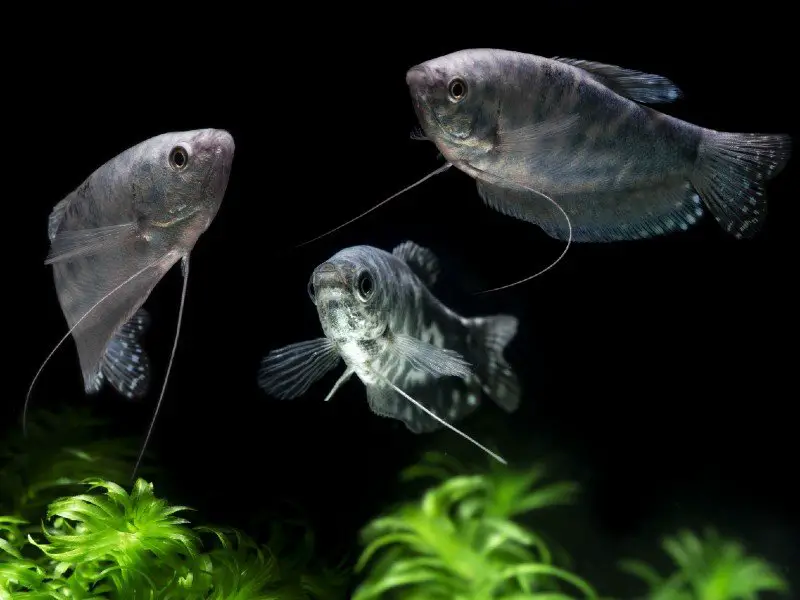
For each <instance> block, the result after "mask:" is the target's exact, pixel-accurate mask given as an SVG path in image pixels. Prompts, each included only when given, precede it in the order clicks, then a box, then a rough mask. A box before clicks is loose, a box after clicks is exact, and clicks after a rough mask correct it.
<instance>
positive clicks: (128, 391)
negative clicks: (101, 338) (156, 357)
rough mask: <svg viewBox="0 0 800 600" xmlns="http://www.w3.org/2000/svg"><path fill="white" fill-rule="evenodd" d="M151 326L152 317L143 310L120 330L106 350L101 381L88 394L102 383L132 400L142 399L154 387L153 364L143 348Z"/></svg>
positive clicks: (92, 383)
mask: <svg viewBox="0 0 800 600" xmlns="http://www.w3.org/2000/svg"><path fill="white" fill-rule="evenodd" d="M149 325H150V316H149V315H148V314H147V312H146V311H145V310H144V309H142V308H140V309H139V310H138V311H136V313H135V314H134V315H133V317H131V319H130V320H129V321H128V322H127V323H125V324H124V325H122V327H120V328H119V331H117V333H115V334H114V337H112V338H111V341H110V342H109V343H108V346H106V352H105V354H104V355H103V359H102V361H101V363H100V373H99V374H98V377H95V378H93V379H92V380H90V383H89V384H87V386H86V391H87V393H92V392H96V391H98V390H99V384H100V381H101V380H102V379H105V380H107V381H108V382H109V383H110V384H111V385H112V386H113V387H114V389H115V390H117V391H118V392H119V393H120V394H122V395H123V396H125V397H126V398H129V399H131V400H133V399H138V398H142V397H143V396H145V395H146V394H147V390H148V388H149V385H150V360H149V358H148V356H147V354H146V353H145V352H144V350H143V349H142V346H141V337H142V335H143V334H144V332H145V331H146V330H147V328H148V327H149Z"/></svg>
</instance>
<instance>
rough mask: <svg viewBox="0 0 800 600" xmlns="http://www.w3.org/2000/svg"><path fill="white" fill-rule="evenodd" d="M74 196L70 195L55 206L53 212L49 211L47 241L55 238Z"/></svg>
mask: <svg viewBox="0 0 800 600" xmlns="http://www.w3.org/2000/svg"><path fill="white" fill-rule="evenodd" d="M74 196H75V194H74V193H72V194H70V195H69V196H67V197H66V198H64V199H63V200H61V201H60V202H59V203H58V204H56V205H55V206H54V207H53V210H52V211H50V216H49V217H47V239H48V240H50V241H51V242H52V241H53V238H54V237H56V232H58V228H59V227H60V226H61V223H62V221H64V214H65V213H66V211H67V206H69V203H70V202H71V201H72V198H74Z"/></svg>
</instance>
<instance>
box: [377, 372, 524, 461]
mask: <svg viewBox="0 0 800 600" xmlns="http://www.w3.org/2000/svg"><path fill="white" fill-rule="evenodd" d="M372 373H373V375H375V376H376V377H377V378H378V379H380V380H381V381H383V383H384V384H385V386H388V387H389V388H391V389H387V388H386V387H384V386H375V385H372V386H368V387H367V399H368V401H369V403H370V407H371V408H372V410H373V411H375V412H376V413H377V414H385V413H380V412H379V411H388V410H394V411H395V412H396V411H397V409H396V408H394V406H395V405H393V404H392V402H393V401H392V400H391V399H390V398H391V397H390V394H391V393H392V390H394V391H395V392H397V393H398V394H400V395H401V396H403V398H405V399H406V400H408V401H409V402H411V403H412V404H413V405H414V406H415V407H417V408H418V409H420V410H421V411H423V412H424V413H426V414H427V415H428V416H430V417H431V418H433V419H435V420H436V421H438V422H439V423H441V424H442V425H444V426H445V427H447V428H448V429H450V430H451V431H454V432H456V433H457V434H458V435H460V436H461V437H463V438H464V439H466V440H467V441H469V442H470V443H472V444H474V445H476V446H477V447H478V448H480V449H481V450H483V451H484V452H486V453H487V454H488V455H489V456H491V457H492V458H494V459H495V460H497V461H499V462H501V463H503V464H504V465H506V464H508V463H507V462H506V460H505V459H504V458H503V457H501V456H500V455H499V454H495V453H494V452H492V451H491V450H489V449H488V448H487V447H486V446H484V445H482V444H480V443H479V442H478V441H476V440H474V439H473V438H471V437H470V436H468V435H467V434H466V433H464V432H463V431H461V430H460V429H458V428H457V427H454V426H453V425H451V424H450V423H448V422H447V421H445V420H444V419H442V418H441V417H440V416H438V415H436V414H434V413H433V412H432V411H431V410H430V409H428V408H426V407H425V406H423V405H422V404H421V403H419V402H418V401H417V400H415V399H414V398H412V397H411V396H409V395H408V394H407V393H405V392H404V391H403V390H401V389H400V388H399V387H397V386H396V385H395V384H393V383H392V382H391V381H389V380H388V379H387V378H386V377H384V376H383V375H382V374H380V373H378V372H376V371H372ZM376 408H377V410H376Z"/></svg>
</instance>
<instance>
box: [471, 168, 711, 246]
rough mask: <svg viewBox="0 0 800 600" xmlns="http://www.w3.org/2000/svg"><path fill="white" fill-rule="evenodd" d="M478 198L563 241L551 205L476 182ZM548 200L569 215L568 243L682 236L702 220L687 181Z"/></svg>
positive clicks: (564, 231)
mask: <svg viewBox="0 0 800 600" xmlns="http://www.w3.org/2000/svg"><path fill="white" fill-rule="evenodd" d="M478 193H479V194H480V196H481V198H483V200H484V201H485V202H486V203H487V204H488V205H489V206H490V207H491V208H493V209H495V210H497V211H499V212H501V213H503V214H506V215H508V216H512V217H515V218H517V219H522V220H524V221H528V222H530V223H534V224H536V225H538V226H539V227H541V228H542V230H543V231H544V232H545V233H547V235H549V236H550V237H552V238H555V239H557V240H561V241H566V240H567V239H568V235H569V229H568V227H567V223H566V221H565V220H564V216H563V215H562V214H561V213H560V211H558V210H557V209H556V208H555V207H554V206H552V204H550V203H549V202H546V201H544V200H543V199H542V198H541V197H539V196H537V195H536V194H532V193H530V192H528V191H526V190H523V189H518V188H515V189H509V188H504V187H501V186H497V185H492V184H488V183H486V182H483V181H478ZM553 199H554V200H555V201H556V202H557V203H558V205H559V206H561V208H563V209H564V211H565V212H566V213H567V214H568V215H569V218H570V221H571V223H572V241H573V242H583V243H600V242H620V241H628V240H640V239H646V238H651V237H656V236H661V235H666V234H669V233H673V232H678V231H686V230H687V229H689V228H690V227H691V226H693V225H694V224H695V223H697V222H698V220H699V219H700V218H701V217H702V215H703V213H704V211H703V206H702V202H701V200H700V196H699V195H698V194H697V193H696V192H695V190H694V188H693V187H692V186H691V184H690V183H689V182H687V181H681V180H673V181H669V182H664V183H663V184H661V185H655V186H651V187H641V188H627V189H620V190H613V191H603V192H585V193H580V194H561V195H557V196H553Z"/></svg>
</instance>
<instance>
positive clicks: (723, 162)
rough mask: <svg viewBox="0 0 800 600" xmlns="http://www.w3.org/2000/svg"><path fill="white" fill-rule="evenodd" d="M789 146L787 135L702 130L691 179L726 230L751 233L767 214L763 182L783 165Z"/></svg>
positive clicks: (738, 235) (747, 235) (746, 235)
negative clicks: (702, 133) (703, 131)
mask: <svg viewBox="0 0 800 600" xmlns="http://www.w3.org/2000/svg"><path fill="white" fill-rule="evenodd" d="M791 150H792V139H791V138H790V137H789V136H788V135H765V134H758V133H726V132H722V131H711V130H707V131H706V132H705V134H704V136H703V139H702V140H701V142H700V147H699V149H698V156H697V162H696V164H695V172H694V174H693V175H692V178H691V179H692V185H694V187H695V189H696V190H697V192H698V193H699V194H700V196H701V197H702V198H703V201H704V202H705V203H706V205H707V206H708V209H709V210H710V211H711V214H712V215H714V218H715V219H716V220H717V222H718V223H719V224H720V225H721V226H722V228H723V229H725V231H727V232H728V233H731V234H733V235H734V236H735V237H736V238H750V237H753V236H754V235H755V234H756V233H758V231H759V230H760V229H761V227H762V225H763V224H764V221H765V220H766V216H767V198H766V193H765V191H764V185H765V183H766V181H768V180H770V179H772V178H773V177H775V176H776V175H777V174H778V173H780V172H781V171H782V170H783V168H784V167H785V166H786V163H787V162H788V161H789V156H790V154H791Z"/></svg>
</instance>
